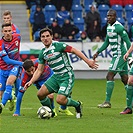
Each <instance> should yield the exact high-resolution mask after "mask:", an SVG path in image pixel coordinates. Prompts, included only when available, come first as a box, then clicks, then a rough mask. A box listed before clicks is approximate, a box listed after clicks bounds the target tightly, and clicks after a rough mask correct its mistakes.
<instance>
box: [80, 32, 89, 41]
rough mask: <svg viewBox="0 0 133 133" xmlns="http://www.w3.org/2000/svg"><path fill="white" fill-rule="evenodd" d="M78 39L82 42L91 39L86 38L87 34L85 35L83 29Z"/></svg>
mask: <svg viewBox="0 0 133 133" xmlns="http://www.w3.org/2000/svg"><path fill="white" fill-rule="evenodd" d="M79 40H81V41H82V42H83V43H85V42H91V40H90V39H89V38H88V36H87V34H86V32H85V31H82V33H81V34H80V38H79Z"/></svg>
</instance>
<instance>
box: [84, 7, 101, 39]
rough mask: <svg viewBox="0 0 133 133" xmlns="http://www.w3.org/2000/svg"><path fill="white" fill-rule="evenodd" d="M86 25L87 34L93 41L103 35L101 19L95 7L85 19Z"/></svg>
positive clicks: (91, 8)
mask: <svg viewBox="0 0 133 133" xmlns="http://www.w3.org/2000/svg"><path fill="white" fill-rule="evenodd" d="M85 23H86V32H87V35H88V37H89V38H90V39H91V41H92V40H93V38H94V36H96V35H100V34H101V33H100V32H101V17H100V14H99V13H98V12H97V10H96V7H95V5H91V7H90V11H89V12H88V13H87V14H86V17H85Z"/></svg>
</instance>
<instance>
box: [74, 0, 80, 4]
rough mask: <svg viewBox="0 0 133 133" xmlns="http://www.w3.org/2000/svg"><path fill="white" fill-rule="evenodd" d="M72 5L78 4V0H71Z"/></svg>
mask: <svg viewBox="0 0 133 133" xmlns="http://www.w3.org/2000/svg"><path fill="white" fill-rule="evenodd" d="M72 5H80V0H73V2H72Z"/></svg>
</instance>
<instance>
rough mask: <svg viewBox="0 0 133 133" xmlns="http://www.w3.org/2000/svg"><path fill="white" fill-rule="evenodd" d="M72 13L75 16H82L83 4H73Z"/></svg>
mask: <svg viewBox="0 0 133 133" xmlns="http://www.w3.org/2000/svg"><path fill="white" fill-rule="evenodd" d="M72 14H73V19H74V18H78V17H79V18H81V17H82V6H81V5H72Z"/></svg>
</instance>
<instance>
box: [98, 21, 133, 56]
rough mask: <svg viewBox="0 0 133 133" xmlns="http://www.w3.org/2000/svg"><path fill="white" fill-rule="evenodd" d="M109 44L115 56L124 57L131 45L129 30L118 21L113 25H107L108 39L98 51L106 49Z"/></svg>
mask: <svg viewBox="0 0 133 133" xmlns="http://www.w3.org/2000/svg"><path fill="white" fill-rule="evenodd" d="M108 45H110V46H111V51H112V54H113V57H120V56H122V57H123V55H124V54H125V53H126V51H127V49H129V48H130V46H131V42H130V40H129V37H128V34H127V32H126V31H125V29H124V27H123V25H122V24H121V23H119V22H118V21H116V22H115V23H114V24H113V25H110V24H109V25H108V26H107V35H106V39H105V42H104V43H103V45H102V46H101V48H99V50H98V53H101V52H102V51H103V50H105V49H106V48H107V47H108ZM125 45H126V46H125ZM130 56H131V55H130Z"/></svg>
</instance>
